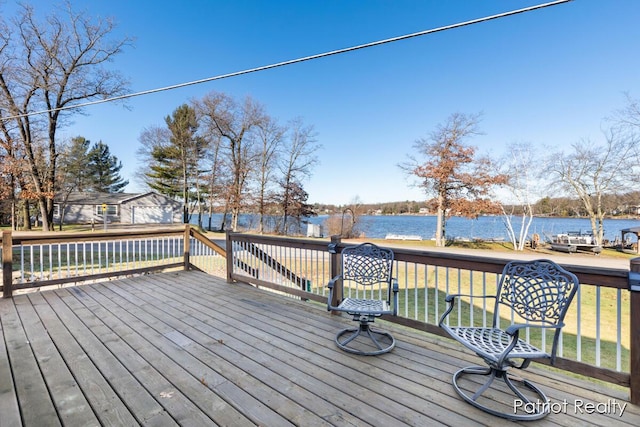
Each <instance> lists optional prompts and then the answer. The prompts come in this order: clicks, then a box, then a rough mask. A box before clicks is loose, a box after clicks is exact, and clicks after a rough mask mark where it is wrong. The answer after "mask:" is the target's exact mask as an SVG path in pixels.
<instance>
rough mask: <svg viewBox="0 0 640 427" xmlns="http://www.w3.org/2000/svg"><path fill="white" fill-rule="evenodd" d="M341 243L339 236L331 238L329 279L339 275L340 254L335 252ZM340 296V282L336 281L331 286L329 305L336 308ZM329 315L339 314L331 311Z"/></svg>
mask: <svg viewBox="0 0 640 427" xmlns="http://www.w3.org/2000/svg"><path fill="white" fill-rule="evenodd" d="M341 241H342V239H341V236H340V235H334V236H331V243H330V244H329V272H330V273H331V278H334V277H336V276H337V275H338V274H340V253H339V251H338V250H337V248H338V245H339V244H340V242H341ZM341 295H342V280H338V281H337V282H336V283H335V284H334V285H333V300H332V301H331V305H332V306H333V307H336V306H338V305H339V304H340V301H339V298H340V296H341ZM331 314H340V312H339V311H332V312H331Z"/></svg>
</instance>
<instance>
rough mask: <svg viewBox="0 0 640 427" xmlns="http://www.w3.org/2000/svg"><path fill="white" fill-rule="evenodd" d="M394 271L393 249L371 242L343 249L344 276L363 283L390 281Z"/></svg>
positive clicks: (345, 278) (346, 278) (372, 283)
mask: <svg viewBox="0 0 640 427" xmlns="http://www.w3.org/2000/svg"><path fill="white" fill-rule="evenodd" d="M392 273H393V251H391V250H390V249H384V248H380V247H378V246H376V245H373V244H371V243H363V244H361V245H358V246H352V247H348V248H345V249H344V250H343V251H342V278H343V279H344V280H353V281H354V282H357V283H359V284H361V285H374V284H376V283H384V282H386V283H388V282H390V281H391V277H392Z"/></svg>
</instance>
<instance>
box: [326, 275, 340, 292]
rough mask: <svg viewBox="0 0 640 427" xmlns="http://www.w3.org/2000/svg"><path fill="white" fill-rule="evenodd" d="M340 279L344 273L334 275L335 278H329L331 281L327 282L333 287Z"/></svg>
mask: <svg viewBox="0 0 640 427" xmlns="http://www.w3.org/2000/svg"><path fill="white" fill-rule="evenodd" d="M340 279H342V274H338V275H337V276H336V277H334V278H333V279H331V280H329V283H327V288H329V289H333V286H334V285H335V284H336V282H337V281H338V280H340Z"/></svg>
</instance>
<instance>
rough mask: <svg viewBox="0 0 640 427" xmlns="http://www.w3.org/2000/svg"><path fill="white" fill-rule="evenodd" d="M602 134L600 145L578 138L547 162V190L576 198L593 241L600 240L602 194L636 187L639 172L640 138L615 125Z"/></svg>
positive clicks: (605, 211) (603, 199)
mask: <svg viewBox="0 0 640 427" xmlns="http://www.w3.org/2000/svg"><path fill="white" fill-rule="evenodd" d="M603 135H604V143H602V144H595V143H593V142H592V141H590V140H582V141H580V142H577V143H575V144H573V145H572V149H573V151H572V152H571V153H569V154H565V153H555V154H554V155H552V157H550V158H549V160H548V162H547V171H548V172H549V174H550V178H551V187H550V191H557V190H560V191H563V192H565V194H573V195H576V196H577V197H578V198H579V199H580V201H581V202H582V206H583V208H584V210H585V212H586V214H587V215H588V217H589V220H590V222H591V230H592V232H593V236H594V239H595V243H596V244H602V243H603V237H604V218H605V215H606V214H607V209H606V206H605V203H604V202H605V196H607V195H612V194H620V193H623V192H626V191H628V190H629V189H630V188H634V186H637V184H638V173H639V171H640V170H639V168H640V155H639V153H638V143H639V142H640V141H639V139H638V137H637V135H636V134H635V133H632V132H629V131H628V130H627V128H626V127H625V126H618V124H616V125H613V126H611V127H610V128H609V129H607V130H605V131H604V132H603Z"/></svg>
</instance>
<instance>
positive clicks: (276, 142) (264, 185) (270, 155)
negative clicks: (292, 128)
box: [256, 117, 286, 233]
mask: <svg viewBox="0 0 640 427" xmlns="http://www.w3.org/2000/svg"><path fill="white" fill-rule="evenodd" d="M285 132H286V129H285V128H283V127H282V126H280V125H279V124H278V123H277V122H276V121H275V120H274V119H273V118H271V117H265V120H264V121H263V122H262V123H261V124H260V125H259V126H258V127H257V132H256V134H257V136H258V140H259V143H260V155H259V159H258V162H259V164H258V169H257V174H258V177H257V185H258V194H257V199H258V200H257V202H258V214H259V216H260V218H259V225H258V232H260V233H264V216H265V214H266V209H267V205H268V204H269V203H268V202H269V200H270V199H271V198H270V197H269V189H270V187H271V186H272V184H274V183H275V178H274V173H275V172H276V166H277V162H278V160H279V159H278V156H279V154H280V151H281V149H282V143H283V140H284V135H285Z"/></svg>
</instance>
